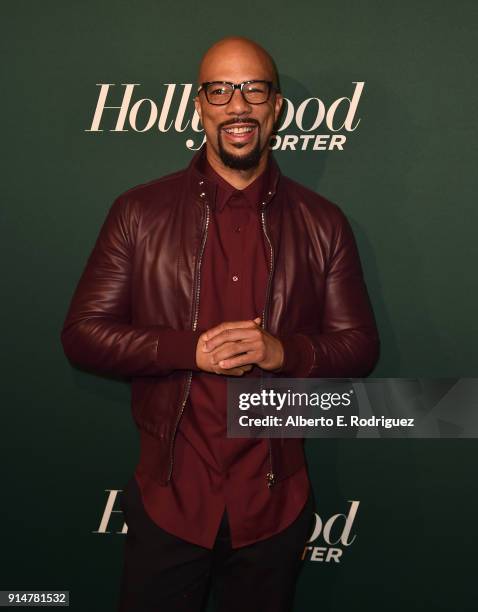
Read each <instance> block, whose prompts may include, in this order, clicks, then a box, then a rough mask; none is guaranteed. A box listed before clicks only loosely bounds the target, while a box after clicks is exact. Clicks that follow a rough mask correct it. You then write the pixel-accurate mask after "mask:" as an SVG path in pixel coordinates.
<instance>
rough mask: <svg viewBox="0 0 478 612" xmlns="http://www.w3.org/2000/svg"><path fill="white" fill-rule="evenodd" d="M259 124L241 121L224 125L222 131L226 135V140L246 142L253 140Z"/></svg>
mask: <svg viewBox="0 0 478 612" xmlns="http://www.w3.org/2000/svg"><path fill="white" fill-rule="evenodd" d="M257 128H258V126H257V124H255V123H246V124H244V123H240V124H232V125H226V126H224V127H223V128H222V129H221V131H222V133H223V134H224V135H225V140H226V141H228V142H231V143H241V144H246V143H247V142H249V141H251V140H252V139H253V137H254V135H255V134H256V132H257Z"/></svg>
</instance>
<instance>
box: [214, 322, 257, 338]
mask: <svg viewBox="0 0 478 612" xmlns="http://www.w3.org/2000/svg"><path fill="white" fill-rule="evenodd" d="M257 321H259V323H260V317H257V318H255V319H254V320H251V319H247V320H245V321H224V322H223V323H219V325H216V327H211V329H208V330H207V331H206V332H205V333H204V340H206V341H207V340H210V339H211V338H214V336H217V334H220V333H221V332H223V331H225V330H226V329H235V328H244V327H246V328H247V327H249V328H252V329H254V327H256V325H258V324H259V323H257Z"/></svg>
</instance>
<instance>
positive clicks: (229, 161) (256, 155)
mask: <svg viewBox="0 0 478 612" xmlns="http://www.w3.org/2000/svg"><path fill="white" fill-rule="evenodd" d="M258 129H259V128H258ZM259 142H260V133H259V134H258V138H257V142H256V144H255V146H254V148H253V149H252V150H251V151H249V153H246V155H234V153H229V152H228V151H226V149H225V148H224V145H223V143H222V135H221V133H219V136H218V144H219V157H220V158H221V161H222V163H223V164H224V165H225V166H228V167H229V168H233V169H234V170H250V169H251V168H257V166H258V165H259V161H260V159H261V147H260V144H259ZM243 146H245V145H243V144H238V145H236V148H237V149H241V148H242V147H243Z"/></svg>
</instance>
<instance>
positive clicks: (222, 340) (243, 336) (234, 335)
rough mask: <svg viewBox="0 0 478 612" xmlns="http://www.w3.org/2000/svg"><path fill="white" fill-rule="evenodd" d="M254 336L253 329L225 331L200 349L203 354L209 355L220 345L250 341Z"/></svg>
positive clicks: (254, 331) (243, 328)
mask: <svg viewBox="0 0 478 612" xmlns="http://www.w3.org/2000/svg"><path fill="white" fill-rule="evenodd" d="M255 334H256V328H255V327H254V328H252V329H251V328H248V327H242V328H232V329H225V330H224V331H222V332H220V333H219V334H217V335H216V336H214V338H211V340H208V341H207V342H205V343H204V345H203V347H202V350H203V351H204V352H205V353H210V352H211V351H213V350H214V349H217V348H218V347H220V346H221V345H222V344H226V343H228V342H236V343H240V342H243V341H245V340H252V339H253V338H254V335H255ZM239 348H240V347H238V349H239ZM239 352H241V351H239Z"/></svg>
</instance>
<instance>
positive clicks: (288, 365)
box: [274, 334, 314, 378]
mask: <svg viewBox="0 0 478 612" xmlns="http://www.w3.org/2000/svg"><path fill="white" fill-rule="evenodd" d="M278 339H279V340H280V341H281V342H282V347H283V349H284V361H283V363H282V366H281V367H280V368H279V369H278V370H274V373H276V374H281V375H282V376H290V377H292V378H306V377H307V376H308V375H309V372H310V371H311V369H312V366H313V364H314V349H313V347H312V345H311V343H310V341H309V340H308V338H307V337H306V336H304V335H303V334H292V335H290V336H283V337H281V336H279V337H278Z"/></svg>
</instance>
